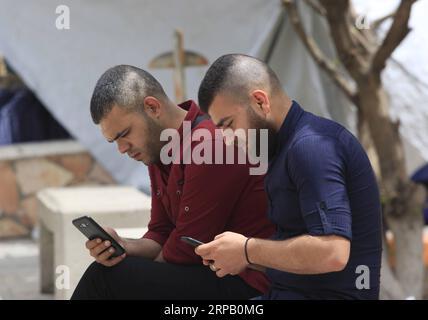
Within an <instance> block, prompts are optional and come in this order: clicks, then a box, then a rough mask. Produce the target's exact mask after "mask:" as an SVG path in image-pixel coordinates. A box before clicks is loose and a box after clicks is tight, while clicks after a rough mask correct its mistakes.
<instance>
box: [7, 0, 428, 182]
mask: <svg viewBox="0 0 428 320" xmlns="http://www.w3.org/2000/svg"><path fill="white" fill-rule="evenodd" d="M58 5H67V6H68V7H69V8H70V29H69V30H57V29H56V27H55V19H56V18H57V15H56V14H55V9H56V6H58ZM299 7H300V9H301V16H302V20H303V23H304V25H305V27H306V28H307V30H308V32H309V33H310V34H311V35H312V36H313V37H314V38H315V40H316V41H317V42H318V43H320V44H321V47H322V49H323V50H324V51H325V52H326V54H327V55H328V56H330V57H334V48H333V46H332V44H331V41H330V40H329V33H328V28H327V26H326V23H325V21H323V20H322V19H321V17H319V16H318V15H317V14H315V13H314V12H313V11H312V10H311V9H310V8H308V7H306V6H305V5H303V2H300V1H299ZM0 8H1V10H0V52H2V53H3V54H4V55H5V57H6V59H7V60H8V62H9V63H10V64H11V65H12V67H13V68H14V69H15V70H16V72H17V73H19V74H20V76H21V77H22V78H23V80H24V81H25V82H26V84H27V85H28V86H29V87H30V88H31V89H32V90H33V91H34V92H35V93H36V94H37V96H38V97H40V99H41V101H42V102H43V103H44V104H45V105H46V106H47V108H48V109H49V111H50V112H51V113H52V114H53V115H54V117H55V118H56V119H58V121H59V122H61V124H62V125H63V126H64V127H65V128H66V129H67V130H68V131H69V132H70V133H71V134H72V135H73V136H74V137H76V138H77V139H78V140H79V141H80V142H81V143H82V144H83V145H84V146H85V147H86V148H87V149H88V150H89V151H90V152H91V153H92V154H93V155H94V156H95V158H96V159H97V160H98V161H100V162H101V163H102V164H103V165H104V167H105V168H106V169H107V170H108V171H109V172H110V173H111V174H112V175H113V176H114V177H115V178H116V179H117V180H118V181H119V182H121V183H124V184H131V185H134V186H137V187H139V188H141V189H143V190H148V189H149V179H148V175H147V170H146V168H145V166H143V165H141V164H139V163H136V162H135V161H133V160H131V159H128V158H127V157H126V156H123V155H120V154H119V153H118V152H117V151H116V150H115V146H114V144H108V143H106V142H105V140H104V138H103V137H102V135H101V133H100V130H99V129H98V128H97V127H96V126H95V125H93V124H92V122H91V119H90V115H89V101H90V96H91V93H92V90H93V88H94V85H95V82H96V80H97V79H98V77H99V76H100V75H101V74H102V73H103V72H104V71H105V70H106V69H107V68H109V67H111V66H113V65H116V64H131V65H135V66H138V67H141V68H144V69H148V64H149V61H150V60H152V59H153V58H154V57H156V56H158V55H159V54H162V53H164V52H166V51H170V50H172V48H173V46H174V41H173V32H174V30H175V29H177V28H178V29H180V30H182V31H183V34H184V47H185V49H187V50H192V51H196V52H198V53H200V54H202V55H203V56H205V57H206V58H207V59H208V60H209V62H213V61H214V60H215V59H216V58H217V57H219V56H220V55H222V54H225V53H232V52H239V53H248V54H251V55H255V56H258V57H260V58H262V59H266V60H268V62H269V63H270V65H271V66H272V67H273V69H274V70H275V71H276V72H277V73H278V75H279V77H280V78H281V80H282V82H283V84H284V87H285V89H286V91H288V92H289V94H290V95H291V96H292V97H293V98H295V99H296V100H298V101H299V102H300V103H301V104H302V105H303V106H304V107H305V108H306V109H308V110H310V111H313V112H315V113H317V114H320V115H323V116H326V117H329V118H333V119H335V120H337V121H339V122H341V123H342V124H344V125H345V126H347V127H348V128H349V129H351V131H353V132H355V110H354V109H353V107H352V106H351V105H350V104H349V102H348V101H347V100H346V98H345V97H344V96H343V95H342V94H341V93H340V92H339V91H338V89H337V88H335V87H334V85H332V83H331V81H330V80H329V79H328V78H327V77H326V76H325V74H324V73H323V72H322V71H321V70H319V68H318V67H317V66H316V65H315V63H314V62H313V61H312V59H311V57H310V56H309V55H308V54H307V52H306V49H305V48H304V47H303V46H302V44H301V43H300V40H299V39H298V38H297V37H296V35H295V34H294V31H293V30H292V28H291V25H290V23H289V21H287V17H286V15H284V13H283V10H282V6H281V2H280V1H279V0H246V1H241V0H217V1H209V2H208V1H199V0H180V1H175V0H164V1H155V0H124V1H113V0H109V1H106V0H91V1H84V0H62V1H57V0H41V1H22V2H19V1H16V0H0ZM427 56H428V55H427ZM148 71H150V72H151V73H152V74H153V75H154V76H155V77H156V78H158V79H159V81H160V82H161V83H162V84H163V85H164V87H165V90H166V92H167V93H168V94H169V95H170V96H171V98H174V95H173V92H174V89H173V81H172V70H165V69H162V70H156V69H155V70H150V69H148ZM205 71H206V67H192V68H188V69H187V70H186V77H187V97H188V98H192V99H196V97H197V89H198V86H199V83H200V81H201V79H202V77H203V75H204V73H205ZM397 99H398V98H397ZM396 103H397V104H398V105H399V106H401V105H400V103H399V102H398V101H397V102H396ZM412 107H415V106H412V105H410V106H409V107H408V108H412ZM416 107H417V106H416ZM406 108H407V106H406ZM398 114H399V115H401V113H400V112H398ZM406 116H407V117H411V116H409V115H408V114H407V115H406ZM420 119H424V118H423V117H419V118H415V119H413V120H415V121H419V120H420ZM406 123H408V122H406ZM420 129H421V130H422V132H419V133H418V134H417V135H415V134H414V133H412V134H411V135H410V137H411V138H412V140H411V141H412V143H413V142H414V143H413V145H414V147H413V149H411V150H412V152H413V153H415V154H417V156H412V157H411V158H412V159H416V158H418V157H419V158H421V159H423V157H424V158H425V159H426V160H428V150H425V149H423V143H422V142H423V141H424V139H426V137H427V136H428V134H425V136H424V132H425V133H428V129H426V128H425V127H424V126H423V125H420ZM425 129H426V131H423V130H425ZM412 132H413V131H412ZM403 134H404V135H406V132H403ZM416 136H417V139H416V138H415V137H416ZM424 137H425V138H424ZM413 140H414V141H413ZM425 142H426V140H425ZM427 145H428V144H427ZM418 164H419V163H415V164H414V165H413V166H416V165H418Z"/></svg>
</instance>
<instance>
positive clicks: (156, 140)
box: [144, 117, 167, 165]
mask: <svg viewBox="0 0 428 320" xmlns="http://www.w3.org/2000/svg"><path fill="white" fill-rule="evenodd" d="M146 121H147V145H146V148H147V150H146V151H147V152H146V154H147V156H148V159H147V160H146V161H144V163H145V164H146V165H149V164H159V163H161V159H160V153H161V150H162V147H163V146H164V145H165V144H166V143H167V141H161V140H160V135H161V133H162V130H163V129H164V128H162V127H161V126H160V125H158V124H157V123H156V122H155V121H153V120H152V119H150V118H149V117H147V118H146Z"/></svg>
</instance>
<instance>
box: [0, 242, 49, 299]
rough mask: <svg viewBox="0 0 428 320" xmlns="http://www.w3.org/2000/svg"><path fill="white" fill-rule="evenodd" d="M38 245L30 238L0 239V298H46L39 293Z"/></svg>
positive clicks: (45, 295)
mask: <svg viewBox="0 0 428 320" xmlns="http://www.w3.org/2000/svg"><path fill="white" fill-rule="evenodd" d="M39 283H40V276H39V247H38V243H37V242H36V241H34V240H32V239H18V240H17V239H13V240H12V239H11V240H0V284H1V285H0V299H4V300H18V299H19V300H21V299H23V300H46V299H53V295H51V294H41V293H40V290H39V288H40V284H39Z"/></svg>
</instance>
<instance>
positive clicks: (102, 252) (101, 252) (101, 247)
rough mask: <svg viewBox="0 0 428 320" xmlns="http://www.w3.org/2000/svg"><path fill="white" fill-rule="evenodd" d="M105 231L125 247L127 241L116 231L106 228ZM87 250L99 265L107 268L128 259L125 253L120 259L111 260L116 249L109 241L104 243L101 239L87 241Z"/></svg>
mask: <svg viewBox="0 0 428 320" xmlns="http://www.w3.org/2000/svg"><path fill="white" fill-rule="evenodd" d="M104 230H105V231H107V233H108V234H110V235H111V236H112V237H113V239H115V240H116V241H117V242H118V243H119V244H120V245H121V246H122V247H125V246H124V242H125V241H124V240H123V239H122V238H121V237H119V235H118V234H117V233H116V231H115V230H114V229H112V228H105V229H104ZM86 248H87V249H88V250H89V254H90V255H91V256H92V257H94V258H95V260H96V261H97V262H98V263H100V264H102V265H103V266H106V267H112V266H115V265H116V264H118V263H119V262H121V261H122V260H123V259H124V258H125V257H126V253H124V254H122V255H121V256H119V257H115V258H112V259H109V258H110V257H111V255H112V254H113V253H114V248H113V247H112V246H111V243H110V241H108V240H105V241H102V240H101V239H99V238H97V239H93V240H88V241H86Z"/></svg>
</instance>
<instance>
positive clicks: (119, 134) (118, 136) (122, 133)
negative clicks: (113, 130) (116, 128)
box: [107, 128, 129, 143]
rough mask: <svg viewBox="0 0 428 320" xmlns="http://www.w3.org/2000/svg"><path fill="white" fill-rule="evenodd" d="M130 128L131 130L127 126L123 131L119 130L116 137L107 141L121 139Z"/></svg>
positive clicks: (111, 141)
mask: <svg viewBox="0 0 428 320" xmlns="http://www.w3.org/2000/svg"><path fill="white" fill-rule="evenodd" d="M128 130H129V128H126V129H125V130H122V131H120V132H118V133H117V134H116V137H114V139H112V140H107V141H108V142H110V143H113V142H115V141H116V140H117V139H119V138H120V137H121V136H123V135H124V134H125V132H126V131H128Z"/></svg>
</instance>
